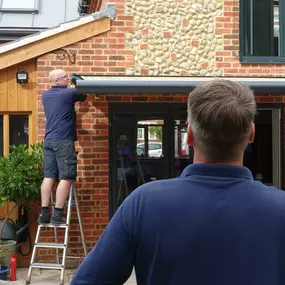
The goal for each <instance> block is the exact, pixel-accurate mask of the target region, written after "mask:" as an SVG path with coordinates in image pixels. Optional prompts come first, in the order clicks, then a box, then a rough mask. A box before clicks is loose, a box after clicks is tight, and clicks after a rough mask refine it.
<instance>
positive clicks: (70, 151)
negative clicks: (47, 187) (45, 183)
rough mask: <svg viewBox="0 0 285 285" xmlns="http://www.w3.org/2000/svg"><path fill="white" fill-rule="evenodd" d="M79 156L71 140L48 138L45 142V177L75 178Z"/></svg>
mask: <svg viewBox="0 0 285 285" xmlns="http://www.w3.org/2000/svg"><path fill="white" fill-rule="evenodd" d="M76 175H77V157H76V153H75V149H74V142H73V141H71V140H47V141H45V142H44V177H45V178H55V179H60V180H75V179H76Z"/></svg>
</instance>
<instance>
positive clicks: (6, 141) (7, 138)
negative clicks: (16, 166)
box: [3, 114, 10, 156]
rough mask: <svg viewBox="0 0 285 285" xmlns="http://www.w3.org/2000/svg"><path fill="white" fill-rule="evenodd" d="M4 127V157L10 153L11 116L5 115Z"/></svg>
mask: <svg viewBox="0 0 285 285" xmlns="http://www.w3.org/2000/svg"><path fill="white" fill-rule="evenodd" d="M3 121H4V122H3V123H4V124H3V125H4V126H3V127H4V156H8V155H9V153H10V130H9V115H8V114H4V118H3Z"/></svg>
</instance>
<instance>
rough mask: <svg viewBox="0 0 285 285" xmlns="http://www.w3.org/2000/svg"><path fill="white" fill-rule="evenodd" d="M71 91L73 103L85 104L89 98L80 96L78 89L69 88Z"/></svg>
mask: <svg viewBox="0 0 285 285" xmlns="http://www.w3.org/2000/svg"><path fill="white" fill-rule="evenodd" d="M68 89H69V90H71V92H72V100H73V102H77V101H79V102H84V101H85V100H86V98H87V94H80V93H78V92H77V90H76V88H75V87H73V86H70V88H68Z"/></svg>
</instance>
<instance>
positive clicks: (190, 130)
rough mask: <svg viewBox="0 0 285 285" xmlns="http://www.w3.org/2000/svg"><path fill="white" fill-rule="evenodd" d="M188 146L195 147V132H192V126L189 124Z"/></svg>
mask: <svg viewBox="0 0 285 285" xmlns="http://www.w3.org/2000/svg"><path fill="white" fill-rule="evenodd" d="M187 144H188V145H189V146H193V145H194V135H193V131H192V128H191V125H190V124H188V127H187Z"/></svg>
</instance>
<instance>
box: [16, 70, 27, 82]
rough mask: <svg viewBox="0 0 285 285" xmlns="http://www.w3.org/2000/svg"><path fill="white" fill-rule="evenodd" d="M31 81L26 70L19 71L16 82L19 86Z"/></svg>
mask: <svg viewBox="0 0 285 285" xmlns="http://www.w3.org/2000/svg"><path fill="white" fill-rule="evenodd" d="M28 80H29V74H28V72H27V71H26V70H24V69H21V70H19V71H17V73H16V81H17V83H19V84H24V83H28Z"/></svg>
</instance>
